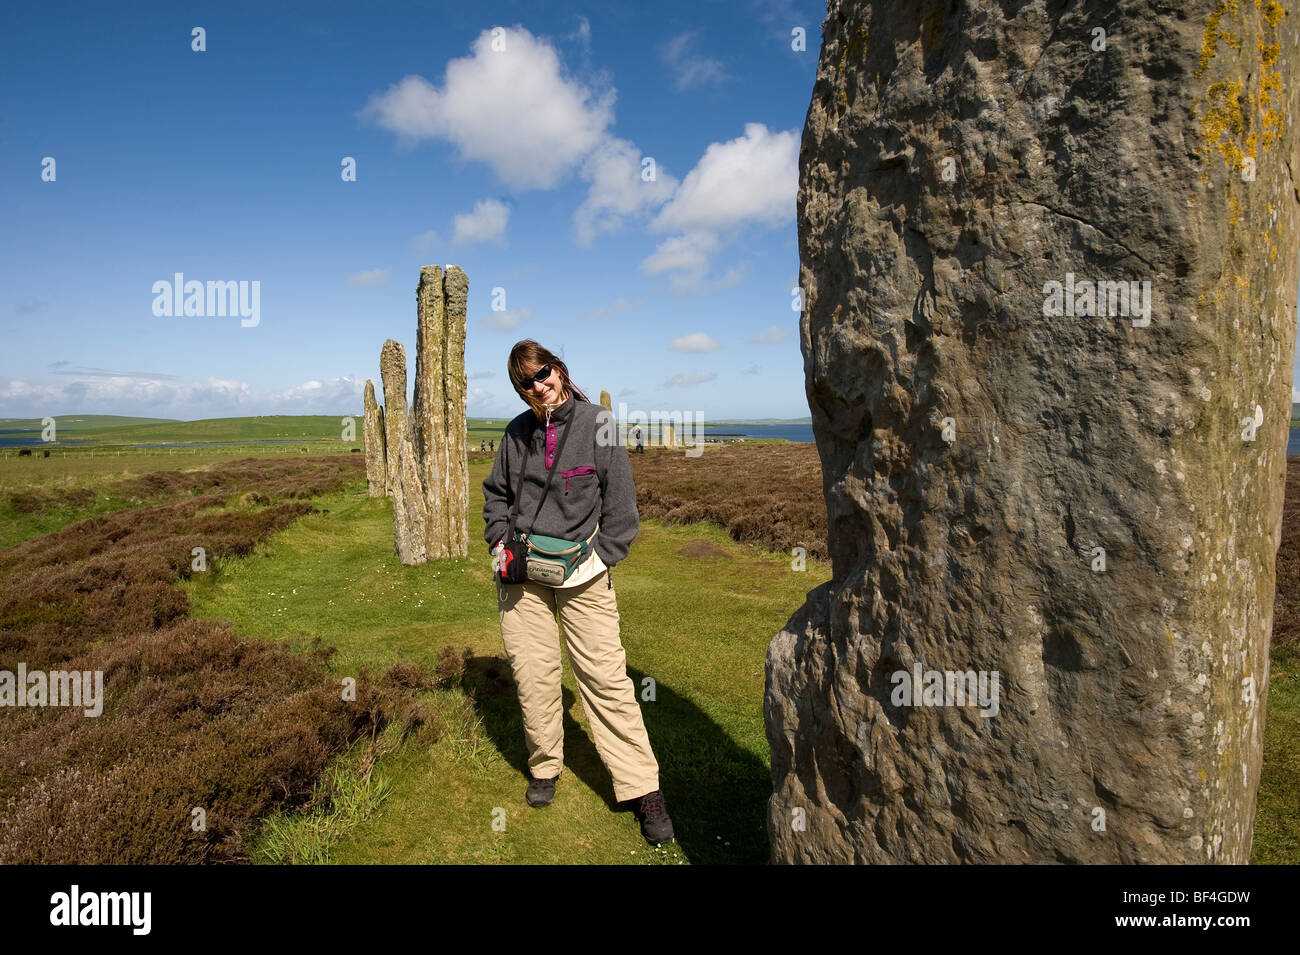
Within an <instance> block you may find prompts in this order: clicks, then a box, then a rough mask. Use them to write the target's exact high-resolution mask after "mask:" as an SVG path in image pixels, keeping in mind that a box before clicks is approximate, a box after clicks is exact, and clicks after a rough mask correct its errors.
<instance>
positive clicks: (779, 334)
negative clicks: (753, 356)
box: [749, 325, 789, 345]
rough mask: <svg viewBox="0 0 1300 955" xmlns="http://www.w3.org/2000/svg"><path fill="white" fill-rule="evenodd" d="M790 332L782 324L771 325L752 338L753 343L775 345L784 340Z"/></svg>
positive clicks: (751, 342)
mask: <svg viewBox="0 0 1300 955" xmlns="http://www.w3.org/2000/svg"><path fill="white" fill-rule="evenodd" d="M788 334H789V333H788V332H787V331H786V330H785V329H784V328H782V327H781V326H780V325H769V326H768V327H767V329H766V330H765V331H761V332H759V333H758V334H757V335H755V336H754V337H753V338H751V339H750V340H749V341H750V344H752V345H775V344H776V343H777V342H783V341H785V340H786V337H787V335H788Z"/></svg>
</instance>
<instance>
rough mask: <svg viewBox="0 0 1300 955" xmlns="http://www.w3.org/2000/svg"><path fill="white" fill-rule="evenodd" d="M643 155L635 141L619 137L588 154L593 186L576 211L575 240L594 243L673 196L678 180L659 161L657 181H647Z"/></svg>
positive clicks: (585, 169)
mask: <svg viewBox="0 0 1300 955" xmlns="http://www.w3.org/2000/svg"><path fill="white" fill-rule="evenodd" d="M643 158H644V157H643V156H642V155H641V153H640V151H639V150H638V149H637V148H636V146H635V145H633V144H632V143H630V142H628V141H627V140H626V139H618V138H616V137H609V138H608V139H606V140H605V141H604V142H602V143H601V144H600V145H599V146H597V147H596V148H595V149H594V150H593V151H592V153H591V155H589V156H588V157H587V159H586V161H585V162H584V163H583V167H582V175H583V178H584V179H586V180H587V181H588V182H590V183H591V187H590V189H589V190H588V192H587V198H586V199H585V200H584V201H583V203H582V205H580V206H578V209H577V211H576V212H574V214H573V229H574V241H576V242H577V243H578V244H579V245H581V246H587V245H590V244H591V242H592V240H593V239H595V238H596V236H598V235H601V234H602V233H608V232H615V231H617V230H618V229H619V228H620V227H622V225H623V222H624V220H625V219H627V218H628V217H629V216H632V215H635V214H637V213H640V212H643V211H644V212H649V211H650V210H651V209H652V208H657V207H659V206H661V205H663V204H664V203H665V202H667V201H668V200H669V199H670V198H671V197H672V195H673V192H674V190H675V189H676V188H677V180H676V179H675V178H674V177H672V176H671V175H669V174H668V173H667V172H666V171H664V170H663V169H660V168H659V166H658V164H657V163H656V165H655V171H654V172H655V178H654V181H653V182H645V181H643V180H642V178H641V170H642V166H641V162H642V159H643Z"/></svg>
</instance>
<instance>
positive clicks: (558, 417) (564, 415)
mask: <svg viewBox="0 0 1300 955" xmlns="http://www.w3.org/2000/svg"><path fill="white" fill-rule="evenodd" d="M577 403H578V399H577V396H575V395H574V393H573V392H572V391H570V392H569V398H568V400H567V401H565V402H564V404H562V405H560V407H558V408H556V409H555V410H554V411H552V412H551V423H552V424H555V423H557V422H565V421H568V420H569V419H570V418H572V417H573V409H574V406H576V405H577ZM533 417H536V415H534V416H533ZM537 426H538V427H539V428H545V427H546V416H545V412H543V414H542V419H541V420H540V421H538V422H537Z"/></svg>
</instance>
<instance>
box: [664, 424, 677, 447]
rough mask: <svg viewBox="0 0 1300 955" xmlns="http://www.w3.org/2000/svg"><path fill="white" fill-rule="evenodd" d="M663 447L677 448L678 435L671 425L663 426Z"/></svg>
mask: <svg viewBox="0 0 1300 955" xmlns="http://www.w3.org/2000/svg"><path fill="white" fill-rule="evenodd" d="M663 446H664V447H665V448H675V447H677V433H676V432H675V431H674V430H673V426H672V425H670V424H666V425H664V426H663Z"/></svg>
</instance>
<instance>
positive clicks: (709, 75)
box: [659, 30, 731, 93]
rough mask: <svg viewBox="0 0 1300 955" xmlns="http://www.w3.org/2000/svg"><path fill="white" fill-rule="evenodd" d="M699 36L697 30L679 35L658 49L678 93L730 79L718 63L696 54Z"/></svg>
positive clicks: (710, 58)
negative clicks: (671, 75)
mask: <svg viewBox="0 0 1300 955" xmlns="http://www.w3.org/2000/svg"><path fill="white" fill-rule="evenodd" d="M699 35H700V31H699V30H692V31H687V32H686V33H680V34H678V35H677V36H675V37H673V38H672V39H671V40H669V41H668V42H667V43H665V44H664V45H663V47H661V48H660V51H659V54H660V56H662V57H663V60H664V62H665V63H666V64H668V67H669V69H670V70H671V71H672V73H673V85H674V86H675V87H676V89H677V91H678V92H679V93H680V92H682V91H683V90H688V89H692V88H694V87H698V86H708V85H711V84H716V83H721V82H723V81H725V80H728V79H730V78H731V77H729V76H728V75H727V71H726V69H724V68H723V66H722V63H721V62H720V61H718V60H715V59H713V58H712V57H707V56H702V55H700V54H699V53H697V52H696V49H697V48H698V47H699V43H698V40H699Z"/></svg>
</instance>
